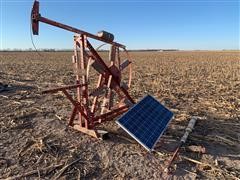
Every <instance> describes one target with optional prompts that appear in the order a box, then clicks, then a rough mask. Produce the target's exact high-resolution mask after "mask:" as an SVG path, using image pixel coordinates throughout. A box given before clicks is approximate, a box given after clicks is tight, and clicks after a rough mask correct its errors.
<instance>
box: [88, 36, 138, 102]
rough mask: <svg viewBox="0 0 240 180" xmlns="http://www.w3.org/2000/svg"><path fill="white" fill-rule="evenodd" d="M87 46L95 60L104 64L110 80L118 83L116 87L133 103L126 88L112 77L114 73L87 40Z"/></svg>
mask: <svg viewBox="0 0 240 180" xmlns="http://www.w3.org/2000/svg"><path fill="white" fill-rule="evenodd" d="M87 47H88V49H89V50H90V52H91V53H92V55H93V56H94V57H95V59H96V60H97V61H99V62H100V63H101V64H102V65H103V66H104V69H105V71H106V72H107V73H108V74H110V75H112V80H113V81H114V82H115V83H116V84H117V85H118V87H119V88H120V89H121V90H122V92H123V93H124V94H125V96H126V97H127V98H128V99H129V100H130V101H131V103H133V104H135V102H134V100H133V99H132V97H131V96H130V95H129V94H128V92H127V90H126V89H124V88H123V87H121V86H120V84H119V82H118V80H117V79H116V78H115V77H114V75H113V74H112V72H111V70H110V69H109V68H108V67H107V65H106V64H105V63H104V61H103V59H102V58H101V57H100V56H99V55H98V53H97V52H96V51H95V49H94V48H93V47H92V45H91V44H90V43H89V41H87Z"/></svg>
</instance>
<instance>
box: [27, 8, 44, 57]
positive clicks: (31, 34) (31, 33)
mask: <svg viewBox="0 0 240 180" xmlns="http://www.w3.org/2000/svg"><path fill="white" fill-rule="evenodd" d="M30 37H31V42H32V46H33V47H34V49H35V52H36V53H37V54H38V55H39V56H41V57H43V55H42V54H41V53H40V52H39V51H38V50H37V48H36V46H35V44H34V41H33V31H32V13H31V15H30Z"/></svg>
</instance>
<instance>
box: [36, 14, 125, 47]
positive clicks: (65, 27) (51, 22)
mask: <svg viewBox="0 0 240 180" xmlns="http://www.w3.org/2000/svg"><path fill="white" fill-rule="evenodd" d="M34 20H35V21H40V22H43V23H46V24H49V25H52V26H56V27H59V28H62V29H65V30H67V31H71V32H74V33H78V34H83V35H86V36H87V37H90V38H92V39H96V40H99V41H102V42H105V43H108V44H112V45H114V46H117V47H121V48H125V46H124V45H122V44H119V43H116V42H111V41H108V40H106V39H104V38H101V37H98V36H96V35H94V34H91V33H88V32H86V31H83V30H80V29H77V28H74V27H71V26H68V25H65V24H62V23H59V22H57V21H53V20H51V19H48V18H45V17H42V16H41V15H40V14H39V16H37V17H36V19H34Z"/></svg>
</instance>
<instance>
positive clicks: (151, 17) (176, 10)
mask: <svg viewBox="0 0 240 180" xmlns="http://www.w3.org/2000/svg"><path fill="white" fill-rule="evenodd" d="M32 4H33V0H0V16H1V18H0V49H1V50H2V49H8V48H10V49H15V48H17V49H28V48H33V45H32V41H31V33H30V12H31V7H32ZM239 4H240V2H239V0H195V1H194V0H168V1H167V0H149V1H147V0H135V1H133V0H129V1H127V0H122V1H120V0H116V1H113V0H112V1H110V0H99V1H97V0H88V1H87V0H78V1H77V0H68V1H67V0H58V1H57V0H40V13H41V16H43V17H46V18H49V19H52V20H55V21H58V22H61V23H64V24H67V25H71V26H73V27H76V28H79V29H81V30H84V31H87V32H90V33H92V34H96V33H97V32H98V31H100V30H106V31H108V32H111V33H113V34H114V36H115V41H117V42H119V43H121V44H124V45H126V46H127V48H128V49H181V50H222V49H239V47H240V40H239V33H240V32H239V31H240V30H239V24H240V20H239V16H240V15H239V9H240V7H239ZM73 35H74V33H72V32H68V31H65V30H62V29H59V28H57V27H53V26H50V25H47V24H43V23H40V28H39V36H33V41H34V44H35V46H36V48H38V49H40V48H54V49H72V48H73ZM92 42H93V43H94V45H98V44H101V43H99V42H95V41H92Z"/></svg>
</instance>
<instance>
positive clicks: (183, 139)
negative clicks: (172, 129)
mask: <svg viewBox="0 0 240 180" xmlns="http://www.w3.org/2000/svg"><path fill="white" fill-rule="evenodd" d="M196 121H197V118H196V117H192V119H191V120H190V121H189V123H188V126H187V128H186V130H185V133H184V135H183V136H182V138H181V140H180V143H179V145H178V146H177V148H176V150H175V151H174V153H173V156H172V157H171V159H170V160H169V162H168V165H167V167H166V168H165V169H164V172H167V173H169V170H170V167H171V165H172V163H173V161H174V160H175V159H176V157H177V155H178V153H179V150H180V148H181V146H182V145H183V144H184V143H185V142H186V141H187V138H188V136H189V134H190V133H191V132H192V130H193V128H194V126H195V124H196Z"/></svg>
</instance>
